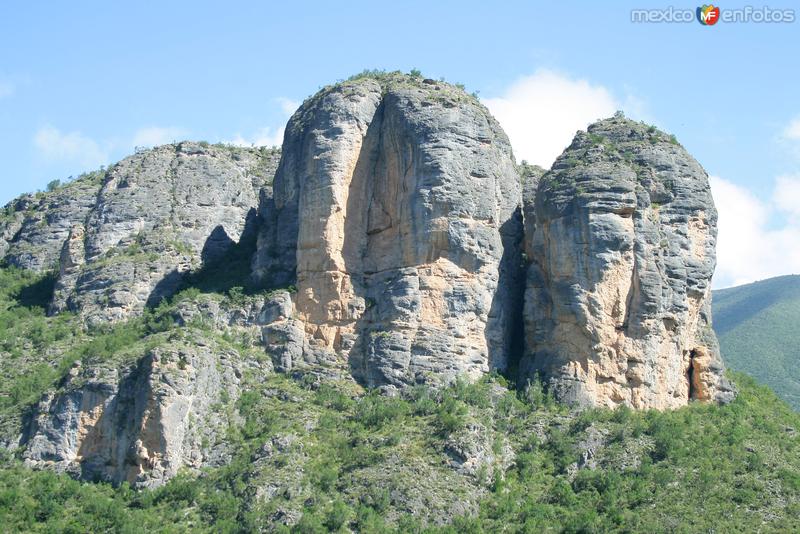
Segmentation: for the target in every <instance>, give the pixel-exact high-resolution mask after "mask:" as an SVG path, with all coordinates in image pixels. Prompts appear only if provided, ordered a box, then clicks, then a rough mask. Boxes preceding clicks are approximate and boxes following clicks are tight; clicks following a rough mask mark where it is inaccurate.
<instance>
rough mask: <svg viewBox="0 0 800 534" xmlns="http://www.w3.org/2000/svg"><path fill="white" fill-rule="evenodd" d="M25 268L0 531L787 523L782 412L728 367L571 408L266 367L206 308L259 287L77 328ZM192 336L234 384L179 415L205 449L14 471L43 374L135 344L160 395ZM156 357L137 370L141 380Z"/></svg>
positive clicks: (186, 295) (776, 527)
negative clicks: (716, 387) (718, 396)
mask: <svg viewBox="0 0 800 534" xmlns="http://www.w3.org/2000/svg"><path fill="white" fill-rule="evenodd" d="M42 280H43V279H42V278H41V277H40V275H35V274H32V273H31V272H30V271H22V270H20V269H18V268H2V269H0V289H1V290H0V339H1V340H2V345H1V346H0V350H2V353H3V354H4V358H3V359H2V364H3V365H2V371H3V372H2V373H0V421H2V424H1V425H0V432H1V433H2V434H3V435H4V436H6V438H5V439H6V440H7V441H6V447H7V448H0V524H2V525H3V531H4V532H142V531H147V532H299V533H316V532H326V531H334V532H370V533H372V532H374V533H378V532H381V533H382V532H403V533H406V532H432V533H433V532H441V533H456V532H539V531H548V532H666V531H670V532H707V531H712V530H714V531H719V532H754V531H760V532H790V531H797V530H798V529H800V432H798V430H800V414H798V413H796V412H793V411H792V410H791V409H790V408H789V407H788V406H787V405H786V404H785V403H784V402H782V401H781V400H779V399H778V398H777V397H776V396H775V394H774V393H772V392H771V391H770V390H769V389H768V388H766V387H764V386H758V385H756V384H755V382H754V381H753V380H752V379H750V378H747V377H745V376H737V377H735V381H736V383H737V386H738V388H739V395H738V396H737V398H736V399H735V400H734V401H733V402H731V403H730V404H727V405H723V406H720V405H715V404H703V403H698V402H693V403H691V404H690V405H689V406H686V407H683V408H680V409H677V410H673V411H665V412H659V411H656V410H649V411H633V410H630V409H628V408H626V407H622V408H619V409H617V410H609V409H589V410H578V409H573V408H569V407H567V406H565V405H562V404H559V403H557V402H555V401H554V399H553V398H552V396H550V395H547V394H546V393H544V392H543V391H542V388H541V385H540V384H538V383H533V384H531V385H530V386H528V387H524V388H514V387H513V384H509V383H508V382H506V381H505V380H504V379H503V378H502V377H498V376H496V375H488V376H487V377H485V378H483V379H481V380H480V381H478V382H477V383H475V384H472V385H468V384H466V383H465V382H456V383H454V384H453V385H451V386H450V387H448V388H444V389H438V390H437V389H434V388H431V387H429V386H424V385H420V386H416V387H413V388H409V389H407V390H405V391H404V392H403V393H402V394H401V395H399V396H396V397H390V396H384V395H380V394H378V393H377V391H372V392H370V391H366V390H365V389H363V388H362V387H360V386H358V385H357V384H356V383H355V382H353V381H352V380H348V379H343V378H335V377H329V378H326V377H322V376H320V375H319V374H315V373H313V372H295V373H292V374H284V373H274V372H271V371H270V370H269V368H270V366H269V364H268V362H267V361H265V357H264V354H263V352H260V351H257V350H253V347H252V342H253V341H252V338H251V336H248V335H247V331H245V330H242V329H241V328H240V327H236V326H233V327H230V326H227V325H226V324H220V322H219V321H217V322H214V321H213V320H212V317H217V318H221V317H224V316H225V315H226V314H227V313H228V311H227V310H230V309H236V308H238V309H245V308H247V307H248V306H249V305H250V303H252V302H253V301H254V300H258V299H259V298H262V297H261V296H259V295H251V296H244V297H243V296H242V295H241V293H240V292H239V291H237V290H235V288H234V289H233V290H231V291H229V292H228V293H215V292H205V293H204V292H202V291H201V290H200V289H199V288H197V287H194V288H188V289H186V290H184V291H182V292H181V293H179V294H178V295H176V296H175V297H173V298H172V299H170V300H169V301H167V302H164V303H162V305H161V306H159V307H158V309H156V310H153V311H152V312H149V313H148V314H147V315H146V316H145V317H143V318H136V319H130V320H127V321H124V322H121V323H118V324H116V325H114V326H113V327H110V328H107V329H104V330H102V331H95V332H92V333H86V332H80V331H79V330H77V329H76V326H77V321H78V320H79V319H78V317H77V316H76V315H75V314H61V315H58V316H54V317H47V316H45V314H44V312H43V309H42V308H41V307H40V306H37V304H38V303H41V302H43V301H46V296H47V291H48V287H47V284H46V283H42ZM51 287H52V286H51ZM193 346H194V347H195V348H194V352H193V350H192V347H193ZM201 347H208V348H211V349H213V356H212V355H207V356H204V357H203V358H206V359H208V358H218V360H217V362H214V363H215V365H212V366H211V369H212V370H213V369H214V368H215V367H216V368H217V369H218V372H219V373H220V375H222V374H223V373H224V372H225V369H226V366H229V365H230V364H231V363H234V364H235V366H236V369H235V370H234V373H237V372H238V374H239V376H238V380H237V381H235V383H230V384H229V385H230V387H231V388H234V389H236V390H239V391H241V392H242V393H241V394H240V396H239V397H238V399H235V398H234V396H233V394H230V393H221V392H216V393H215V392H213V391H210V390H208V391H206V395H212V394H216V399H215V400H214V402H213V403H211V404H210V405H209V406H207V412H206V417H207V419H204V420H203V421H204V422H203V424H202V425H199V423H200V420H199V419H196V420H195V421H196V423H198V424H197V425H194V426H191V427H184V428H185V429H186V435H187V436H191V435H192V434H193V432H195V429H197V428H198V426H199V427H200V428H201V429H203V428H205V429H206V430H207V431H205V432H204V433H203V434H202V435H199V436H198V439H199V441H201V442H202V444H201V445H199V449H198V450H201V449H204V448H208V449H210V450H211V451H212V452H213V453H214V458H215V460H214V462H213V464H214V465H211V466H209V467H206V468H204V469H202V470H193V471H183V472H182V473H180V474H179V475H178V476H176V477H174V478H172V479H171V480H169V481H168V482H167V483H166V484H165V485H163V486H161V487H158V488H154V489H143V490H140V491H134V490H132V489H131V487H130V486H129V485H128V484H127V483H123V484H121V485H119V486H117V487H114V486H112V485H110V484H107V483H96V482H88V481H84V482H81V481H76V480H74V479H73V478H71V477H70V476H69V473H70V471H68V472H67V473H61V474H56V473H54V472H53V471H52V470H49V469H45V470H32V469H30V468H29V467H27V466H25V465H24V464H23V463H22V462H21V461H20V460H19V459H18V457H17V455H16V454H15V447H14V443H13V440H9V437H11V436H13V435H14V434H16V433H17V432H18V429H17V428H16V424H17V423H18V422H19V421H20V416H22V419H23V420H24V419H25V413H26V412H28V408H29V407H30V405H31V403H34V402H36V399H39V398H42V397H44V398H52V397H50V396H49V395H50V394H48V393H47V391H49V390H50V391H51V390H52V388H53V387H54V386H55V385H57V384H62V385H63V386H62V387H64V388H73V391H74V390H75V389H74V388H77V387H79V386H78V385H70V384H71V383H72V382H74V381H80V380H88V381H89V382H90V383H92V381H94V382H93V383H94V384H95V389H94V391H95V392H98V393H100V392H102V390H103V380H105V378H104V375H103V373H95V374H94V375H92V376H90V377H84V376H83V375H82V374H81V373H82V371H81V367H83V368H92V369H115V368H122V369H125V368H127V367H129V366H130V365H131V364H132V363H134V362H136V361H137V358H139V357H140V355H142V354H148V355H151V356H152V358H150V360H149V361H150V362H156V361H158V362H159V365H160V369H161V375H160V376H161V377H162V380H163V383H162V384H161V386H159V389H158V391H159V393H158V395H157V400H158V402H165V401H169V399H170V398H174V397H175V395H174V394H171V393H170V391H172V389H169V388H173V389H174V390H177V391H181V390H185V388H186V382H187V379H192V377H194V376H196V375H195V372H196V371H195V368H196V367H197V365H198V362H199V361H202V360H198V355H199V354H200V351H199V349H200V348H201ZM195 353H196V354H195ZM155 356H158V358H155ZM78 361H82V362H83V364H82V365H80V364H78V363H77V362H78ZM156 367H157V366H156V365H155V363H152V365H151V368H148V369H145V370H144V371H142V370H140V371H138V373H139V375H140V376H143V377H145V378H147V379H148V380H149V378H148V377H155V376H156V374H155V373H154V370H156ZM62 377H63V378H62ZM229 378H230V377H229ZM150 383H151V384H152V385H154V386H158V384H157V383H155V382H150ZM207 383H208V380H206V382H205V383H203V387H206V384H207ZM64 384H66V385H64ZM167 385H168V386H169V388H167V389H165V386H167ZM71 398H75V397H71ZM173 405H174V404H173ZM101 427H102V425H101V424H98V425H96V426H95V429H94V430H91V429H90V431H95V430H97V429H98V428H101ZM172 430H173V431H178V430H181V427H180V426H177V427H174V428H173V429H172ZM120 439H122V436H120ZM184 452H185V453H188V451H187V450H186V449H184ZM80 453H83V454H85V451H83V450H82V451H80ZM166 459H167V460H169V457H167V458H166ZM126 461H127V459H126ZM131 465H132V467H135V465H133V464H131ZM88 472H89V471H88V470H86V471H84V473H88ZM72 474H76V473H72Z"/></svg>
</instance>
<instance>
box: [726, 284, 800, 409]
mask: <svg viewBox="0 0 800 534" xmlns="http://www.w3.org/2000/svg"><path fill="white" fill-rule="evenodd" d="M713 315H714V330H716V332H717V337H718V338H719V343H720V346H721V349H722V356H723V359H724V360H725V363H726V364H727V365H728V366H729V367H730V368H731V369H735V370H737V371H743V372H745V373H747V374H749V375H752V376H753V377H755V378H756V379H757V380H759V381H760V382H762V383H764V384H767V385H769V386H770V387H772V388H773V389H774V390H775V391H776V392H777V393H778V395H780V396H781V397H783V398H784V399H785V400H786V401H787V402H789V404H791V405H792V406H793V407H794V408H795V409H800V276H798V275H791V276H780V277H777V278H770V279H768V280H762V281H760V282H755V283H752V284H747V285H743V286H739V287H732V288H729V289H721V290H718V291H714V298H713Z"/></svg>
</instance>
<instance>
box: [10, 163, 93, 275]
mask: <svg viewBox="0 0 800 534" xmlns="http://www.w3.org/2000/svg"><path fill="white" fill-rule="evenodd" d="M102 177H103V173H102V172H95V173H89V174H86V175H83V176H81V177H79V178H78V179H76V180H75V181H73V182H70V183H68V184H67V185H65V186H63V187H60V188H58V189H56V190H55V191H52V192H48V193H38V194H35V195H23V196H22V197H20V198H18V199H16V200H15V201H13V202H11V203H10V204H9V205H8V206H6V208H5V213H4V214H3V215H2V216H0V259H3V260H5V261H6V262H7V263H8V264H10V265H15V266H17V267H22V268H24V269H31V270H34V271H46V270H48V269H54V268H58V264H59V257H60V255H61V249H62V246H63V244H64V241H65V240H66V239H67V236H68V235H69V233H70V230H71V229H72V228H73V227H74V226H76V225H77V226H80V227H82V226H83V224H84V223H85V221H86V217H87V216H88V215H89V212H90V210H91V209H92V208H93V207H94V205H95V202H96V201H97V193H98V191H99V190H100V185H101V182H102Z"/></svg>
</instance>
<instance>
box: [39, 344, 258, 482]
mask: <svg viewBox="0 0 800 534" xmlns="http://www.w3.org/2000/svg"><path fill="white" fill-rule="evenodd" d="M247 367H250V368H255V369H258V366H255V367H254V364H252V363H250V364H248V361H247V359H246V358H244V357H243V355H241V354H239V353H237V352H235V351H232V350H230V349H226V348H224V347H221V346H219V345H218V344H217V343H216V342H215V341H213V340H211V339H208V338H205V337H203V335H202V333H201V332H200V331H190V332H189V335H187V336H186V337H185V338H183V339H181V340H175V341H169V342H165V343H161V344H159V346H157V347H156V348H154V349H152V350H151V351H149V352H148V353H147V354H146V355H145V356H144V357H142V358H140V359H139V360H138V361H136V362H135V363H134V364H132V365H130V366H127V367H123V368H121V369H118V368H116V367H113V366H105V365H102V364H93V365H87V366H85V367H81V366H80V365H79V364H78V365H76V366H75V367H73V369H72V370H71V371H70V374H69V376H68V377H67V379H66V380H65V383H64V384H63V385H62V386H61V388H59V390H58V391H56V392H53V393H51V394H48V395H47V396H46V397H45V398H44V399H42V401H41V402H40V403H39V406H38V407H37V410H36V413H37V415H36V416H35V418H34V419H33V420H32V421H31V425H30V429H29V432H28V435H27V436H26V437H25V439H24V442H25V446H26V448H25V453H24V457H25V459H26V462H27V463H28V464H29V465H32V466H36V467H47V466H49V467H53V468H55V469H57V470H61V471H67V472H70V473H72V474H74V475H76V476H78V477H80V478H82V479H85V480H105V481H109V482H113V483H119V482H123V481H127V482H129V483H131V484H132V485H134V486H136V487H151V486H155V485H159V484H162V483H163V482H165V481H166V480H167V479H169V478H171V477H173V476H174V475H175V474H177V472H178V470H179V469H181V468H188V469H199V468H200V467H206V466H214V465H220V464H222V463H224V462H225V460H226V458H227V445H226V443H225V439H224V438H225V432H226V431H227V429H228V425H229V423H230V421H229V420H228V417H229V415H228V413H229V411H230V410H229V406H231V405H232V404H231V403H232V402H235V400H236V399H237V398H238V395H239V393H240V386H239V384H240V377H241V375H242V372H243V369H244V368H247Z"/></svg>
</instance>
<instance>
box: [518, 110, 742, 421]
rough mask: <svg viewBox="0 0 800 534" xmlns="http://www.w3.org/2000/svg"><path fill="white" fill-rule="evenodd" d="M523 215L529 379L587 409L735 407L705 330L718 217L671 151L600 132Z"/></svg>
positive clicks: (639, 130)
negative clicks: (528, 221) (710, 403)
mask: <svg viewBox="0 0 800 534" xmlns="http://www.w3.org/2000/svg"><path fill="white" fill-rule="evenodd" d="M526 202H527V205H526V214H529V213H533V215H534V222H533V224H532V225H526V229H527V230H528V234H527V236H526V238H527V241H526V249H527V250H528V253H529V255H530V258H531V259H532V263H531V266H530V269H529V272H528V278H527V289H526V293H525V332H526V351H525V355H524V358H523V362H522V368H523V369H524V371H525V372H527V373H528V374H532V373H535V372H536V373H541V374H543V375H544V377H545V378H546V380H547V381H548V383H549V384H550V385H551V386H552V387H553V389H554V391H555V392H556V394H557V396H558V397H559V398H560V399H562V400H565V401H568V402H573V403H579V404H586V405H598V406H617V405H621V404H626V405H629V406H633V407H635V408H659V409H663V408H673V407H678V406H683V405H685V404H686V403H687V402H688V401H689V400H690V399H697V400H716V401H723V402H724V401H728V400H730V399H732V397H733V392H732V391H731V388H730V386H729V384H728V383H727V381H726V380H725V378H724V377H723V375H722V363H721V360H720V356H719V351H718V348H717V343H716V338H715V336H714V333H713V331H712V330H711V326H710V325H711V317H710V307H709V305H710V298H711V276H712V274H713V272H714V266H715V252H714V250H715V244H716V235H717V231H716V223H717V212H716V210H715V208H714V202H713V199H712V198H711V191H710V189H709V185H708V177H707V175H706V173H705V171H704V170H703V169H702V167H701V166H700V165H699V164H698V163H697V162H696V161H695V160H694V159H693V158H692V157H691V156H690V155H689V154H688V153H687V152H686V151H685V150H684V149H683V148H682V147H681V146H679V145H678V144H677V142H676V141H675V140H674V138H670V137H668V136H666V135H665V134H663V133H662V132H660V131H658V130H656V129H655V128H654V127H647V126H645V125H643V124H639V123H635V122H632V121H629V120H626V119H625V118H624V117H622V116H621V114H618V115H617V116H615V117H614V118H612V119H607V120H604V121H600V122H598V123H596V124H594V125H592V126H590V127H589V129H588V132H579V133H578V135H577V136H576V137H575V139H574V141H573V142H572V144H571V145H570V147H569V148H568V149H567V150H566V151H565V152H564V154H562V155H561V156H560V157H559V158H558V160H557V161H556V163H555V164H554V166H553V168H552V169H551V170H550V171H549V172H548V173H547V174H545V175H544V176H543V177H542V179H541V182H540V183H539V185H538V188H537V192H536V195H535V202H534V205H533V207H531V205H530V198H529V197H528V198H526ZM530 226H532V227H533V228H532V231H531V228H530Z"/></svg>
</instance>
